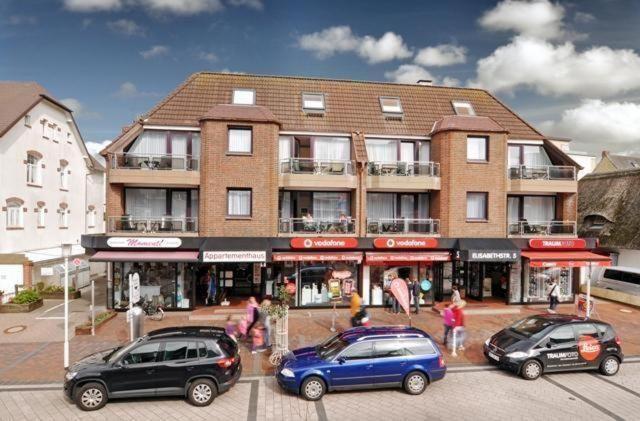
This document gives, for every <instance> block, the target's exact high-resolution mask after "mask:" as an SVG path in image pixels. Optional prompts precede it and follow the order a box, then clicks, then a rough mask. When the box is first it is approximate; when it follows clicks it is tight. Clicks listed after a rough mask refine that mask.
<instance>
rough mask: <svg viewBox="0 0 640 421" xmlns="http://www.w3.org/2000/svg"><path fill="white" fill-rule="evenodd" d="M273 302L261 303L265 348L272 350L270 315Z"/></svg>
mask: <svg viewBox="0 0 640 421" xmlns="http://www.w3.org/2000/svg"><path fill="white" fill-rule="evenodd" d="M270 306H271V300H262V302H261V303H260V319H259V320H260V323H261V324H262V326H263V327H264V346H265V348H271V316H270V315H269V307H270Z"/></svg>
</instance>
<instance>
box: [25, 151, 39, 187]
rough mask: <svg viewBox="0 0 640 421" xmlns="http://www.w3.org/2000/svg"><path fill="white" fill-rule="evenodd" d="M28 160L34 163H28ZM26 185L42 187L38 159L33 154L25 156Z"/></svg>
mask: <svg viewBox="0 0 640 421" xmlns="http://www.w3.org/2000/svg"><path fill="white" fill-rule="evenodd" d="M29 158H34V159H35V161H36V162H35V163H30V162H29ZM26 166H27V184H32V185H35V186H41V185H42V171H41V166H40V158H38V157H37V156H35V155H33V154H30V153H29V154H27V164H26Z"/></svg>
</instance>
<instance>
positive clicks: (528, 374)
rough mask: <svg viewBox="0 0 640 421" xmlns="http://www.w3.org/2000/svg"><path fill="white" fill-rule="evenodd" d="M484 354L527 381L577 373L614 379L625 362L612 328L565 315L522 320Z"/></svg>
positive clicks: (495, 339)
mask: <svg viewBox="0 0 640 421" xmlns="http://www.w3.org/2000/svg"><path fill="white" fill-rule="evenodd" d="M483 350H484V355H485V356H486V357H487V360H488V361H489V362H491V363H493V364H496V365H498V366H500V367H501V368H505V369H508V370H511V371H514V372H515V373H517V374H520V375H521V376H522V377H524V378H525V379H527V380H535V379H537V378H538V377H540V375H542V374H543V373H551V372H558V371H575V370H599V371H600V372H601V373H602V374H604V375H606V376H613V375H614V374H616V373H617V372H618V369H619V368H620V364H621V363H622V361H623V358H624V357H623V354H622V348H621V341H620V338H619V337H618V336H617V335H616V332H615V331H614V329H613V327H612V326H611V325H610V324H608V323H605V322H602V321H599V320H593V319H584V318H581V317H578V316H572V315H562V314H541V315H537V316H531V317H527V318H526V319H522V320H519V321H517V322H516V323H514V324H513V325H511V326H509V327H507V328H505V329H502V330H501V331H500V332H498V333H496V334H495V335H493V336H492V337H491V338H489V339H487V340H486V342H485V344H484V347H483Z"/></svg>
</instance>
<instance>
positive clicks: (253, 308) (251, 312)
mask: <svg viewBox="0 0 640 421" xmlns="http://www.w3.org/2000/svg"><path fill="white" fill-rule="evenodd" d="M259 318H260V313H259V311H258V301H256V297H249V302H247V323H248V327H247V336H249V335H251V333H252V329H253V326H254V325H255V324H256V323H258V319H259Z"/></svg>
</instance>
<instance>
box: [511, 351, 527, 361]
mask: <svg viewBox="0 0 640 421" xmlns="http://www.w3.org/2000/svg"><path fill="white" fill-rule="evenodd" d="M528 356H529V353H528V352H522V351H514V352H510V353H508V354H507V355H506V357H508V358H515V359H519V358H527V357H528Z"/></svg>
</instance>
